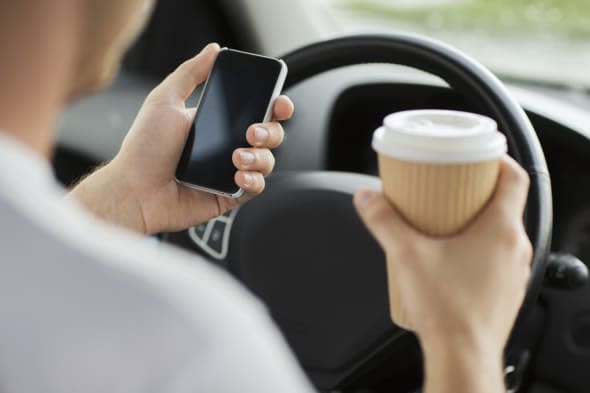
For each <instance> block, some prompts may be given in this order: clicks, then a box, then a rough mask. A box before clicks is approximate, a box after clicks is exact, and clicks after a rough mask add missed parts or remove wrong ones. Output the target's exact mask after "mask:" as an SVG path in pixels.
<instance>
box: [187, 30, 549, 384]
mask: <svg viewBox="0 0 590 393" xmlns="http://www.w3.org/2000/svg"><path fill="white" fill-rule="evenodd" d="M283 59H284V61H285V62H286V63H287V65H288V67H289V77H288V79H287V83H286V87H287V88H289V87H292V86H294V85H296V84H298V83H300V82H302V81H304V80H306V79H308V78H310V77H312V76H315V75H317V74H320V73H323V72H326V71H329V70H332V69H336V68H339V67H343V66H348V65H355V64H363V63H391V64H398V65H403V66H409V67H413V68H416V69H419V70H422V71H426V72H429V73H431V74H434V75H436V76H438V77H440V78H442V79H443V80H444V81H446V82H447V83H448V84H449V86H450V87H451V88H452V89H455V90H456V91H457V92H459V93H461V94H463V95H464V96H465V97H467V98H468V99H470V100H471V102H472V103H474V104H475V105H476V107H477V108H479V111H480V112H481V113H482V114H486V115H488V116H490V117H492V118H494V119H495V120H496V121H497V122H498V125H499V128H500V129H501V130H502V131H503V132H504V133H505V134H506V137H507V139H508V145H509V152H510V154H511V155H512V156H513V157H514V158H515V159H516V160H517V161H518V162H519V163H520V164H521V165H522V166H523V167H524V168H525V169H526V170H527V172H528V174H529V176H530V179H531V186H530V194H529V198H528V202H527V208H526V214H525V223H526V228H527V232H528V235H529V237H530V240H531V242H532V244H533V249H534V257H533V261H532V275H531V279H530V283H529V285H528V292H527V296H526V300H525V303H524V305H523V307H522V309H521V314H520V316H519V321H518V322H517V326H518V324H519V323H521V321H522V320H524V319H525V317H526V315H527V313H528V312H529V310H530V309H531V307H532V305H534V304H535V303H536V299H537V296H538V294H539V291H540V288H541V284H542V281H543V277H544V271H545V265H546V261H547V256H548V252H549V249H550V239H551V230H552V199H551V187H550V179H549V173H548V169H547V164H546V162H545V158H544V154H543V151H542V149H541V146H540V144H539V141H538V139H537V136H536V133H535V130H534V129H533V127H532V125H531V123H530V121H529V119H528V118H527V116H526V114H525V113H524V111H523V109H522V108H521V107H520V105H519V104H518V103H517V102H516V101H515V100H514V99H513V98H512V97H511V95H510V94H509V93H508V91H507V90H506V88H505V87H504V86H503V84H502V83H501V82H500V81H499V80H498V79H497V78H496V77H495V76H494V75H493V74H492V73H491V72H489V71H488V70H487V69H486V68H485V67H483V66H482V65H481V64H479V63H478V62H476V61H475V60H473V59H471V58H469V57H468V56H466V55H464V54H463V53H461V52H459V51H457V50H455V49H453V48H451V47H450V46H447V45H445V44H443V43H440V42H437V41H434V40H431V39H427V38H422V37H419V36H411V35H404V34H388V35H362V36H351V37H345V38H338V39H333V40H329V41H325V42H320V43H316V44H312V45H309V46H306V47H304V48H301V49H299V50H296V51H294V52H292V53H289V54H287V55H286V56H284V57H283ZM287 143H288V142H287ZM378 186H379V182H378V179H377V178H375V177H371V176H366V175H360V174H352V173H333V172H314V173H309V172H308V173H304V172H300V173H277V174H275V175H273V176H272V177H270V178H269V179H268V185H267V190H266V191H265V192H264V193H263V195H261V196H260V197H258V198H256V199H255V200H253V201H251V202H250V203H248V204H247V205H245V206H243V207H242V208H241V209H240V210H239V211H234V212H232V213H230V214H228V215H227V216H226V217H223V218H221V219H217V220H214V221H213V222H211V223H209V224H205V226H204V227H203V226H201V227H200V228H197V229H195V228H193V229H192V230H191V231H192V232H190V235H191V237H192V239H193V240H194V241H195V242H196V243H197V244H198V245H200V246H201V248H202V249H205V250H207V249H209V251H211V247H210V246H211V244H210V243H211V240H210V237H211V233H212V231H214V230H215V226H217V227H218V229H219V228H221V233H222V235H220V236H221V238H222V241H221V243H222V245H221V246H220V247H219V249H218V250H217V251H216V253H211V252H210V253H209V254H210V255H212V256H214V257H216V259H217V261H218V263H220V264H221V265H222V266H223V267H225V268H226V269H228V270H229V271H230V272H231V273H232V274H233V275H234V276H235V277H237V278H238V279H239V280H240V281H242V282H243V283H244V284H245V285H246V286H247V287H249V288H250V289H251V290H252V291H253V292H254V293H255V294H256V295H258V296H259V297H260V298H261V299H262V300H263V301H264V302H265V303H266V304H267V306H268V308H269V311H270V313H271V315H272V317H273V318H274V319H275V321H276V322H277V324H278V325H279V327H280V328H281V330H282V331H283V333H284V335H285V337H286V339H287V341H288V342H289V344H290V345H291V347H292V348H293V350H294V352H295V354H296V355H297V357H298V359H299V361H300V362H301V364H302V366H303V367H304V369H305V370H306V372H307V373H308V375H309V376H310V377H311V379H312V381H313V382H314V383H315V384H316V386H317V387H319V388H320V389H323V390H331V389H336V388H342V387H353V386H359V385H362V383H361V382H359V381H362V380H366V379H367V378H371V376H375V375H378V374H379V373H380V372H392V370H381V371H379V364H381V363H383V362H384V361H385V360H387V362H388V363H390V364H391V362H394V363H395V364H396V367H397V368H398V371H399V372H400V373H403V372H405V371H404V370H406V371H407V372H411V371H412V369H413V368H415V365H416V364H418V365H419V362H420V353H419V347H418V345H417V342H416V341H415V338H414V337H413V335H411V334H409V333H408V332H406V331H404V330H402V329H400V328H398V327H396V326H395V325H393V323H392V322H391V320H390V317H389V307H388V304H387V301H388V300H387V285H386V279H385V277H386V274H385V263H384V259H385V258H384V255H383V253H382V251H381V250H380V249H379V247H378V246H377V244H376V242H375V241H374V240H373V239H372V237H371V236H370V235H369V234H368V233H367V231H366V230H365V229H364V227H363V225H362V224H361V222H360V219H359V218H358V217H357V215H356V212H355V211H354V208H353V206H352V194H353V193H354V192H355V191H356V190H358V189H359V188H361V187H369V188H376V187H378ZM218 232H219V231H218ZM220 236H218V237H220ZM490 241H493V239H490ZM217 243H219V241H218V242H217ZM245 339H247V338H245ZM418 368H419V367H418Z"/></svg>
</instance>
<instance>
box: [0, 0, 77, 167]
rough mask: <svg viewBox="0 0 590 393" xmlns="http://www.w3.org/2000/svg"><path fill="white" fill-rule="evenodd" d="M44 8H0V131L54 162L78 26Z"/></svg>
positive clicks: (58, 10) (62, 13) (35, 5)
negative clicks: (58, 120) (0, 58)
mask: <svg viewBox="0 0 590 393" xmlns="http://www.w3.org/2000/svg"><path fill="white" fill-rule="evenodd" d="M43 3H44V2H38V3H36V2H34V1H33V2H22V3H21V2H9V5H2V6H0V51H1V56H2V61H1V62H0V130H1V132H3V133H8V134H10V135H11V136H12V137H14V138H15V139H17V140H19V141H21V142H23V143H25V144H26V145H28V146H29V147H30V148H31V149H33V150H35V151H37V152H38V153H39V154H41V155H42V156H44V157H46V158H49V157H50V156H51V153H52V151H53V144H54V139H55V124H56V121H57V119H58V116H59V113H60V111H61V109H62V106H63V105H64V103H65V99H66V98H67V92H68V88H69V86H68V83H69V80H68V77H69V75H68V74H69V72H71V68H72V67H71V63H72V55H71V53H72V46H73V45H75V44H74V41H73V40H74V39H75V38H73V37H72V36H74V37H75V36H76V34H75V33H76V30H75V29H76V26H75V25H74V24H73V23H70V20H69V18H68V13H69V11H68V10H67V9H63V7H60V6H52V7H45V6H43ZM60 3H61V2H56V3H55V4H60ZM64 3H65V2H64ZM31 26H33V27H31Z"/></svg>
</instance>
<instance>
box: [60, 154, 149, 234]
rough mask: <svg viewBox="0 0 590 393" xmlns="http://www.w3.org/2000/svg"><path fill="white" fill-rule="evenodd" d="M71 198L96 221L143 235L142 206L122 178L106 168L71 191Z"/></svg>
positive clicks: (90, 176) (97, 171)
mask: <svg viewBox="0 0 590 393" xmlns="http://www.w3.org/2000/svg"><path fill="white" fill-rule="evenodd" d="M70 196H71V197H73V198H74V199H76V200H77V201H78V202H80V203H81V204H82V205H83V206H84V207H85V208H86V209H87V210H89V211H90V212H91V213H92V214H94V215H95V216H97V217H98V218H100V219H102V220H104V221H107V222H109V223H111V224H114V225H118V226H122V227H125V228H127V229H131V230H133V231H137V232H141V233H143V232H145V223H144V222H143V218H142V217H143V215H142V212H141V206H140V204H139V203H137V201H134V200H133V198H134V193H133V192H131V191H130V190H128V186H127V185H126V182H125V181H124V179H122V178H120V177H119V176H117V175H116V174H115V173H114V172H113V171H111V168H110V167H109V165H106V166H103V167H100V168H98V169H97V170H95V171H94V172H93V173H92V174H90V175H89V176H88V177H86V178H84V179H83V180H82V181H81V182H80V183H78V184H77V185H76V186H75V187H74V188H73V189H72V190H71V191H70Z"/></svg>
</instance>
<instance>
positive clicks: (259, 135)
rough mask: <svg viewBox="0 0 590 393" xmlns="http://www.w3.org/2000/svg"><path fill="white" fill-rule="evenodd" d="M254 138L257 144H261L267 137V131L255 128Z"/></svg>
mask: <svg viewBox="0 0 590 393" xmlns="http://www.w3.org/2000/svg"><path fill="white" fill-rule="evenodd" d="M254 136H255V137H256V142H257V143H258V144H263V143H264V142H266V140H267V139H268V137H269V133H268V130H267V129H266V128H263V127H256V128H255V129H254Z"/></svg>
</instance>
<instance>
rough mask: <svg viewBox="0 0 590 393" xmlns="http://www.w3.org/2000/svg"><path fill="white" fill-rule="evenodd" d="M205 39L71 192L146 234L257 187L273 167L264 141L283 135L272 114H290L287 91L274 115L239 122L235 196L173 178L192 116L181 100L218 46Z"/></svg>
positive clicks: (223, 207)
mask: <svg viewBox="0 0 590 393" xmlns="http://www.w3.org/2000/svg"><path fill="white" fill-rule="evenodd" d="M219 50H220V48H219V45H217V44H210V45H208V46H207V47H206V48H205V49H203V51H202V52H201V53H199V54H198V55H197V56H195V57H194V58H192V59H190V60H188V61H186V62H185V63H183V64H181V65H180V66H179V67H178V68H177V69H176V70H175V71H174V72H173V73H172V74H170V75H169V76H168V77H167V78H166V79H165V80H164V81H163V82H162V83H161V84H160V85H159V86H157V87H156V88H155V89H154V90H153V91H152V92H151V93H150V94H149V95H148V97H147V98H146V100H145V102H144V104H143V106H142V108H141V110H140V112H139V114H138V116H137V118H136V119H135V122H134V123H133V126H132V127H131V130H130V131H129V134H128V135H127V137H126V138H125V140H124V141H123V145H122V147H121V150H120V151H119V153H118V154H117V156H116V157H115V158H114V159H113V160H112V161H111V162H110V163H109V164H108V165H106V166H104V167H103V168H101V169H99V170H98V171H96V172H95V173H93V174H92V175H91V176H89V177H88V178H86V179H85V180H84V181H83V182H81V183H80V184H79V185H78V186H76V188H75V189H74V190H73V191H72V195H73V196H74V197H75V198H76V199H78V200H79V201H80V202H82V203H83V204H84V205H85V206H86V207H87V208H89V209H90V210H91V211H93V212H94V213H95V214H96V215H98V216H99V217H101V218H104V219H106V220H108V221H110V222H112V223H115V224H118V225H121V226H125V227H127V228H129V229H132V230H135V231H139V232H142V233H146V234H153V233H157V232H162V231H174V230H182V229H185V228H188V227H190V226H192V225H195V224H197V223H201V222H204V221H206V220H208V219H210V218H213V217H216V216H218V215H221V214H223V213H224V212H225V211H227V210H230V209H232V208H234V207H236V206H238V205H239V204H241V203H244V202H245V201H247V200H249V199H251V198H252V197H254V196H256V195H258V194H259V193H261V192H262V191H263V189H264V186H265V181H264V176H265V175H267V174H269V173H270V172H271V171H272V170H273V167H274V156H273V154H272V153H271V151H270V149H273V148H276V147H278V146H279V145H280V144H281V143H282V141H283V137H284V134H283V129H282V127H281V125H280V124H279V123H278V122H277V121H280V120H286V119H288V118H290V117H291V115H292V114H293V110H294V109H293V104H292V102H291V101H290V100H289V99H288V98H287V97H285V96H281V97H279V98H278V99H277V101H276V102H275V104H274V108H273V122H269V123H265V124H254V125H252V126H251V127H250V128H248V130H244V132H245V133H246V138H247V140H248V143H250V145H251V147H249V148H242V149H238V150H236V151H235V152H234V154H233V157H232V159H233V162H234V165H235V166H236V168H237V171H236V176H235V180H236V184H237V185H238V186H240V187H241V188H243V189H244V190H245V192H246V193H245V195H244V196H243V197H241V198H239V199H232V198H226V197H222V196H217V195H213V194H209V193H206V192H202V191H197V190H194V189H191V188H189V187H185V186H183V185H181V184H178V183H177V182H176V181H175V178H174V173H175V170H176V165H177V162H178V159H179V157H180V155H181V153H182V149H183V148H184V144H185V142H186V138H187V135H188V132H189V129H190V126H191V124H192V121H193V118H194V116H195V108H187V107H186V106H185V101H186V100H187V99H188V97H189V96H190V95H191V94H192V92H193V91H194V90H195V88H196V87H197V86H198V85H199V84H201V83H202V82H204V81H205V79H206V78H207V76H208V75H209V72H210V71H211V68H212V67H213V63H214V61H215V59H216V57H217V54H218V53H219Z"/></svg>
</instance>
